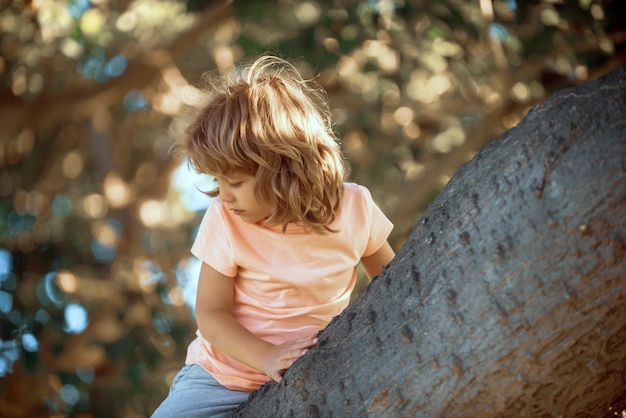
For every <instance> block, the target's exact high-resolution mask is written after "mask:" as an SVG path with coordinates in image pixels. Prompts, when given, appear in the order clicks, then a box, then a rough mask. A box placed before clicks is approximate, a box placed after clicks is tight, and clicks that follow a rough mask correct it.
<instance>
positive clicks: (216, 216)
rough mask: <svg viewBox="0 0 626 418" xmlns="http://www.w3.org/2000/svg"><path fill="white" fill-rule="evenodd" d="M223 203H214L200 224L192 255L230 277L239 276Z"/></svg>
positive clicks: (216, 201) (217, 201)
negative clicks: (223, 211) (222, 208)
mask: <svg viewBox="0 0 626 418" xmlns="http://www.w3.org/2000/svg"><path fill="white" fill-rule="evenodd" d="M221 206H222V203H221V201H219V200H215V201H213V203H212V204H211V205H210V206H209V207H208V209H207V211H206V212H205V214H204V217H203V218H202V222H200V226H199V228H198V233H197V235H196V239H195V241H194V243H193V245H192V247H191V253H192V254H193V255H195V256H196V257H198V258H199V259H200V260H202V261H203V262H205V263H206V264H208V265H209V266H211V267H213V268H214V269H215V270H217V271H219V272H220V273H222V274H224V275H225V276H228V277H235V276H236V275H237V265H236V264H235V261H234V260H235V257H234V253H233V248H232V244H231V243H232V240H231V235H232V234H231V231H230V228H229V227H228V223H227V222H226V219H225V218H224V215H223V213H222V210H221Z"/></svg>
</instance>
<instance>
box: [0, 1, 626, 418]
mask: <svg viewBox="0 0 626 418" xmlns="http://www.w3.org/2000/svg"><path fill="white" fill-rule="evenodd" d="M625 5H626V3H625V2H623V1H621V0H605V1H596V0H535V1H524V2H522V1H518V0H475V1H462V0H441V1H427V0H396V1H392V0H369V1H351V0H332V1H331V0H326V1H321V0H320V1H314V0H311V1H289V0H281V1H277V2H276V1H267V0H263V1H254V2H244V1H241V2H235V3H230V2H223V1H209V0H204V1H203V0H189V1H187V2H184V1H176V0H159V1H157V0H125V1H113V0H92V1H89V0H75V1H68V2H65V1H58V0H8V1H7V2H5V3H3V6H2V7H3V8H2V10H1V11H0V33H1V37H0V50H1V57H0V83H1V85H2V91H1V92H0V126H1V127H2V128H1V131H0V285H1V288H0V321H1V322H0V326H1V328H0V415H1V416H7V417H38V416H80V417H90V416H94V417H114V416H119V417H122V416H123V417H135V416H148V415H149V413H150V412H151V411H152V410H153V409H154V408H155V407H156V405H157V404H158V402H160V400H161V399H162V398H163V397H164V396H165V394H166V391H167V389H168V387H169V383H170V382H171V378H172V377H173V374H174V373H175V372H176V371H177V370H178V368H179V367H180V366H181V363H182V361H183V359H184V355H185V349H186V345H187V344H188V342H189V341H190V340H191V339H192V338H193V333H194V332H195V326H194V323H193V317H192V314H191V309H190V308H189V306H188V305H189V304H190V303H191V304H192V301H193V284H194V276H195V271H196V268H197V265H196V264H197V263H194V260H193V259H192V258H190V254H189V248H190V245H191V243H192V240H193V235H194V228H195V226H196V225H197V224H198V222H199V219H200V216H201V214H202V209H203V207H206V202H205V201H203V198H204V197H203V195H202V194H201V193H200V192H198V191H197V190H196V188H199V187H200V186H198V184H199V183H197V181H201V180H198V179H196V178H194V177H191V176H189V175H185V174H184V171H181V170H182V169H181V168H180V162H179V161H174V160H173V159H172V158H171V156H170V155H169V153H168V148H169V146H170V136H169V133H168V132H170V129H175V128H176V127H177V121H176V119H175V115H176V114H177V113H178V112H180V111H181V109H182V107H183V106H184V105H185V104H186V103H188V101H189V100H190V98H192V97H193V92H194V87H193V86H194V85H196V84H197V83H198V81H199V80H200V77H201V75H202V73H204V72H205V71H209V70H210V71H217V72H225V71H228V69H230V68H232V66H233V65H236V64H237V63H238V62H239V61H240V60H241V59H243V58H245V57H248V56H250V55H257V54H260V53H263V52H265V51H274V52H276V53H279V54H280V55H282V56H285V57H287V58H291V59H294V60H297V63H298V66H299V67H300V68H301V70H302V71H303V72H304V73H305V74H307V76H310V77H318V80H319V81H320V82H321V83H322V84H323V85H324V87H325V88H326V89H327V91H328V93H329V100H330V103H331V107H332V108H333V109H334V118H335V122H336V130H337V133H338V135H339V137H340V138H341V139H342V141H343V147H344V149H345V152H346V156H347V159H348V162H349V164H350V167H351V178H352V179H353V180H355V181H358V182H360V183H362V184H365V185H367V186H368V187H369V188H370V189H371V190H372V192H373V194H374V196H375V198H376V199H377V201H378V202H379V203H380V205H381V206H382V208H383V209H384V211H385V212H386V213H387V214H388V215H389V216H390V217H391V218H392V220H393V221H394V223H395V224H396V228H395V231H394V234H393V236H392V243H393V245H394V246H395V247H396V248H398V247H399V246H401V245H402V243H403V242H404V240H405V239H406V237H407V236H408V233H409V232H410V230H411V228H412V227H413V225H414V223H415V221H416V220H417V219H418V218H419V216H420V214H421V213H422V211H423V210H424V208H425V207H426V206H427V205H428V203H429V202H430V201H431V200H432V199H433V197H434V196H436V194H437V193H438V192H439V190H440V189H441V187H443V185H444V184H445V183H446V181H447V180H448V179H449V178H450V176H451V175H452V174H453V173H454V171H455V170H456V169H457V168H458V167H459V166H460V165H461V164H463V163H464V162H465V161H467V160H468V159H469V158H471V157H472V155H473V153H475V152H476V150H478V149H480V148H481V147H482V146H484V145H485V144H486V143H488V142H489V141H490V140H492V139H494V138H495V137H497V136H498V135H499V134H500V133H501V132H503V131H504V130H506V129H509V128H511V127H513V126H514V125H515V124H516V123H517V122H518V121H519V120H520V119H521V118H522V117H523V116H524V114H525V113H526V112H527V111H528V109H529V108H530V107H531V106H532V105H534V104H536V103H538V102H540V101H541V100H542V99H543V98H544V97H546V95H548V94H550V93H552V92H553V91H555V90H558V89H561V88H563V87H565V86H568V85H572V84H575V83H578V82H583V81H586V80H589V79H592V78H595V77H597V76H599V75H601V74H604V73H606V72H608V71H610V70H611V69H614V68H616V67H618V66H621V65H624V64H625V63H626V52H625V49H626V48H625V45H626V30H625V26H626V22H625V19H626V6H625ZM175 173H183V174H175ZM177 176H178V177H177Z"/></svg>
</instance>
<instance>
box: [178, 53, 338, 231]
mask: <svg viewBox="0 0 626 418" xmlns="http://www.w3.org/2000/svg"><path fill="white" fill-rule="evenodd" d="M205 81H208V86H207V87H206V88H205V89H203V92H204V93H203V95H204V98H203V102H204V103H203V104H202V105H201V106H199V107H197V108H196V109H195V111H193V112H192V114H191V115H190V116H191V119H190V120H189V123H188V125H187V126H186V129H185V131H184V134H183V135H181V136H179V137H177V138H175V143H174V146H173V149H174V151H175V152H176V153H177V154H179V155H182V156H184V157H187V159H188V161H189V164H190V165H191V167H193V168H194V169H195V170H197V171H198V172H201V173H205V174H209V175H212V176H223V177H227V176H229V175H232V174H234V173H243V174H248V175H252V176H254V177H255V178H256V188H255V191H254V192H255V197H256V198H257V200H258V201H259V202H262V203H265V204H268V205H270V206H271V207H273V208H274V209H273V212H272V214H271V215H270V217H269V218H268V219H267V221H266V223H267V224H271V225H282V227H283V232H284V231H285V230H286V228H287V225H288V224H289V223H298V224H300V225H302V226H304V227H305V228H308V229H309V230H312V231H315V232H317V233H325V232H334V231H333V230H332V229H331V228H330V227H329V225H330V224H331V223H332V222H333V221H334V219H335V217H336V213H337V210H338V208H339V204H340V201H341V195H342V193H343V182H344V178H345V175H346V174H345V166H344V161H343V156H342V154H341V151H340V148H339V145H338V143H337V140H336V137H335V135H334V133H333V130H332V123H331V118H330V111H329V108H328V105H327V101H326V95H325V93H324V91H323V90H322V89H321V88H320V87H319V86H318V85H317V84H316V83H314V82H312V81H311V80H305V79H304V78H303V77H302V76H301V74H300V73H299V72H298V71H297V69H296V68H295V66H294V65H293V64H291V63H290V62H288V61H286V60H284V59H282V58H278V57H276V56H272V55H265V56H262V57H260V58H258V59H256V60H254V61H253V62H252V63H250V64H247V65H244V66H241V67H238V68H236V69H235V70H234V71H233V72H231V73H230V74H228V75H226V76H222V77H210V78H205ZM188 116H189V115H188ZM206 193H207V194H208V195H209V196H213V197H215V196H217V195H218V194H219V190H218V189H217V188H216V189H214V190H211V191H208V192H206Z"/></svg>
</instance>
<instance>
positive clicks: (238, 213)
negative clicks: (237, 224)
mask: <svg viewBox="0 0 626 418" xmlns="http://www.w3.org/2000/svg"><path fill="white" fill-rule="evenodd" d="M231 210H232V211H233V213H234V214H235V215H241V214H242V213H243V211H242V210H239V209H231Z"/></svg>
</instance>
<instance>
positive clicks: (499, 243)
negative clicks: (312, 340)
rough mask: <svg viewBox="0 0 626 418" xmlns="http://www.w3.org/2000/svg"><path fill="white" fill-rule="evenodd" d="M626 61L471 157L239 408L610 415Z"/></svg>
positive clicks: (621, 256)
mask: <svg viewBox="0 0 626 418" xmlns="http://www.w3.org/2000/svg"><path fill="white" fill-rule="evenodd" d="M625 253H626V67H623V68H621V69H618V70H616V71H614V72H612V73H610V74H608V75H606V76H604V77H601V78H599V79H597V80H595V81H592V82H589V83H586V84H582V85H579V86H576V87H572V88H568V89H566V90H563V91H561V92H559V93H557V94H554V95H552V96H551V97H549V98H547V99H546V100H545V101H544V102H543V103H542V104H540V105H537V106H535V107H534V108H533V109H532V110H531V111H530V112H529V114H528V115H527V116H526V117H525V118H524V120H523V121H522V122H521V123H520V124H519V125H518V126H517V127H515V128H514V129H512V130H510V131H508V132H506V133H504V134H503V135H501V136H500V137H499V138H498V139H496V140H495V141H494V142H492V143H491V144H490V145H489V146H487V147H486V148H485V149H483V150H482V151H481V152H479V153H478V154H477V155H476V156H475V158H473V159H472V160H471V161H470V162H468V163H467V164H465V165H464V166H463V167H461V168H460V169H459V170H458V172H457V173H456V174H455V176H454V177H453V178H452V179H451V181H450V182H449V183H448V185H447V186H446V187H445V188H444V190H443V191H442V193H441V194H440V195H439V197H438V198H437V199H436V200H435V202H433V204H431V205H430V207H429V208H428V210H427V211H426V213H425V214H424V216H423V218H422V219H421V220H420V221H419V222H418V224H417V225H416V226H415V228H414V229H413V231H412V233H411V236H410V237H409V239H408V241H407V242H406V244H405V245H404V246H403V247H402V249H401V250H400V251H399V253H398V255H397V256H396V258H395V259H394V260H393V262H392V263H391V264H390V266H389V267H388V268H386V269H385V270H384V272H383V274H381V275H380V276H379V277H378V278H376V279H375V280H374V281H373V282H372V284H371V285H370V286H369V287H368V288H367V289H366V290H365V292H364V293H363V294H362V295H360V296H359V297H358V298H357V299H356V300H355V301H354V302H353V304H351V305H350V306H349V307H348V308H347V309H346V310H345V311H344V312H343V313H342V314H341V315H340V316H339V317H337V318H335V319H334V320H333V321H332V323H331V324H330V325H329V326H328V327H327V328H326V329H325V330H323V331H322V332H321V333H320V342H319V344H318V345H317V346H316V347H314V348H313V349H311V350H310V351H309V353H308V354H307V355H305V356H304V357H303V358H301V359H300V360H298V361H297V362H296V363H295V364H294V365H293V366H292V367H291V369H289V370H288V371H287V373H286V374H285V378H284V380H283V382H282V383H281V384H280V385H276V384H274V383H270V384H267V385H265V386H264V387H262V388H261V389H260V390H259V391H257V392H256V393H255V394H253V395H252V396H251V398H250V399H249V401H248V402H247V403H245V404H244V405H242V406H241V407H240V409H239V410H238V411H237V412H236V414H235V416H239V417H289V416H296V417H297V416H312V417H317V416H320V417H331V416H332V417H359V416H372V417H434V416H445V417H477V416H480V417H492V416H494V417H497V416H502V417H504V416H507V417H510V416H528V417H535V416H537V417H557V416H566V417H578V416H581V417H582V416H593V417H598V416H602V415H603V414H605V413H606V412H607V411H608V409H609V407H610V405H611V404H612V402H614V401H615V400H616V399H617V398H618V397H619V396H620V395H621V394H622V393H624V391H625V389H626V286H625V285H624V279H626V261H625Z"/></svg>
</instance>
